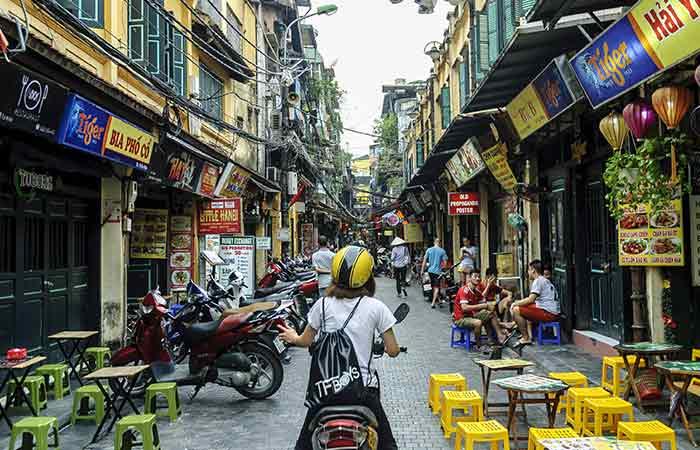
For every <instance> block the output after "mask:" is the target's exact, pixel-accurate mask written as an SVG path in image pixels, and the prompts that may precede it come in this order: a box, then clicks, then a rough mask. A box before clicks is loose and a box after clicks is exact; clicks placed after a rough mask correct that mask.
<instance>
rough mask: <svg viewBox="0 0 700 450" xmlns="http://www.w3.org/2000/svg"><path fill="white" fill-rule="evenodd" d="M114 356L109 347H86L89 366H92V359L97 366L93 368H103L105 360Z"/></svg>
mask: <svg viewBox="0 0 700 450" xmlns="http://www.w3.org/2000/svg"><path fill="white" fill-rule="evenodd" d="M111 357H112V352H111V350H110V349H109V347H88V348H86V349H85V359H86V360H87V361H88V366H89V367H91V368H92V366H90V361H91V360H92V361H94V364H95V367H94V369H93V370H97V369H102V368H103V367H105V361H106V360H107V359H108V358H111Z"/></svg>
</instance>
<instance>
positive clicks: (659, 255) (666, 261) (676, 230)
mask: <svg viewBox="0 0 700 450" xmlns="http://www.w3.org/2000/svg"><path fill="white" fill-rule="evenodd" d="M682 221H683V210H682V204H681V201H680V200H673V201H672V202H671V205H670V206H669V208H668V209H666V210H663V211H660V212H657V213H655V214H651V212H650V210H649V208H648V207H647V206H642V207H640V208H638V209H637V210H634V209H632V208H630V209H629V210H628V211H626V212H625V215H624V216H622V219H620V222H619V223H618V227H617V229H618V251H619V256H620V265H621V266H683V265H684V257H683V255H684V251H683V224H682Z"/></svg>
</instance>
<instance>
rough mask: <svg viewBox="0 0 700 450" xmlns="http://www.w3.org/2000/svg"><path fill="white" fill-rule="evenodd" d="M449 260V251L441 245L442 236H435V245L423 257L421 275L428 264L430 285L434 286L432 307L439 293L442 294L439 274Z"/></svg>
mask: <svg viewBox="0 0 700 450" xmlns="http://www.w3.org/2000/svg"><path fill="white" fill-rule="evenodd" d="M445 261H447V253H445V250H443V249H442V247H440V238H435V241H434V245H433V246H432V247H430V248H429V249H428V250H427V251H426V252H425V256H424V257H423V266H422V267H421V276H422V275H423V273H425V266H426V265H427V266H428V275H429V276H430V286H431V287H432V288H433V303H432V304H431V306H430V307H431V308H435V303H436V302H437V299H438V295H439V294H440V280H439V278H438V277H439V276H440V274H441V273H442V264H443V263H444V262H445Z"/></svg>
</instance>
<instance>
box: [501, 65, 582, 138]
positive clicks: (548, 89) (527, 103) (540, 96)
mask: <svg viewBox="0 0 700 450" xmlns="http://www.w3.org/2000/svg"><path fill="white" fill-rule="evenodd" d="M581 97H583V92H582V91H581V87H580V86H579V84H578V83H577V82H576V77H575V76H574V74H573V72H572V70H571V66H569V64H568V63H567V61H566V55H561V56H559V57H557V58H555V59H553V60H552V62H550V63H549V64H548V65H547V67H545V68H544V70H543V71H542V72H540V73H539V75H537V77H535V79H534V80H533V81H532V83H530V84H529V85H527V87H526V88H525V89H523V90H522V91H521V92H520V94H518V95H517V96H516V97H515V98H514V99H513V101H511V102H510V103H509V104H508V106H506V112H507V113H508V116H509V117H510V120H511V122H512V123H513V126H514V127H515V130H516V131H517V133H518V136H519V137H520V140H524V139H525V138H526V137H528V136H530V135H531V134H532V133H534V132H535V131H537V130H539V129H540V128H542V127H543V126H544V125H545V124H547V122H550V121H552V120H554V118H556V117H557V116H558V115H559V114H561V113H563V112H564V111H566V110H567V109H568V108H569V107H571V106H572V105H574V104H575V103H576V102H577V101H578V100H580V99H581Z"/></svg>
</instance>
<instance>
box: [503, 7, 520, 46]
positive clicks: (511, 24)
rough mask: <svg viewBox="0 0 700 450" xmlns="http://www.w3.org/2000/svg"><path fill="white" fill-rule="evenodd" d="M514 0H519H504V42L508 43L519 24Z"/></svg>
mask: <svg viewBox="0 0 700 450" xmlns="http://www.w3.org/2000/svg"><path fill="white" fill-rule="evenodd" d="M514 1H518V0H503V42H504V43H506V44H507V43H508V42H509V41H510V38H511V37H513V34H515V28H516V26H517V23H516V18H515V8H514V5H513V2H514Z"/></svg>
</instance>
